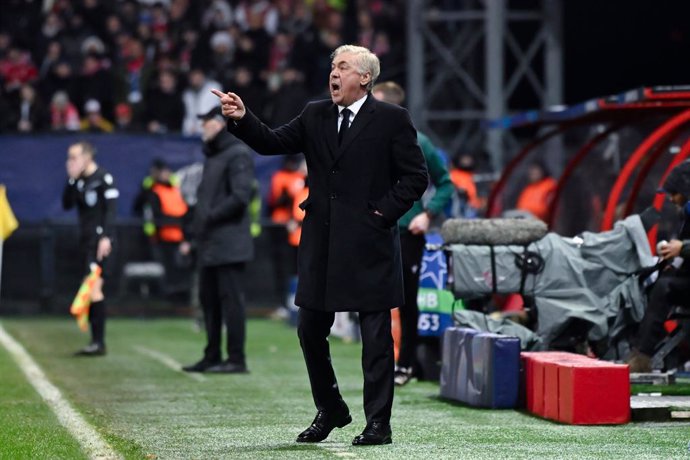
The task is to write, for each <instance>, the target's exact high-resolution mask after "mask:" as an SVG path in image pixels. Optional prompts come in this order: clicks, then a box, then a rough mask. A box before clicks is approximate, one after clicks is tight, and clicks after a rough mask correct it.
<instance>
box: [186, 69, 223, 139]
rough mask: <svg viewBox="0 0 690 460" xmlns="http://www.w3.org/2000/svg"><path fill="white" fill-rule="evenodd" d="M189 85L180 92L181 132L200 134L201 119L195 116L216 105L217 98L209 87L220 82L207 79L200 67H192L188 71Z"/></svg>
mask: <svg viewBox="0 0 690 460" xmlns="http://www.w3.org/2000/svg"><path fill="white" fill-rule="evenodd" d="M188 80H189V86H188V87H187V89H186V90H185V91H184V93H183V94H182V100H183V102H184V107H185V115H184V122H183V123H182V134H184V135H185V136H200V135H201V133H202V128H201V120H199V119H198V118H197V115H198V114H200V113H208V112H209V111H210V110H211V109H212V108H214V107H216V106H217V105H218V98H217V97H216V96H214V95H213V94H212V93H211V89H213V88H218V87H219V86H220V84H219V83H218V82H216V81H213V80H207V79H206V74H205V73H204V71H203V70H202V69H192V71H191V72H189V77H188Z"/></svg>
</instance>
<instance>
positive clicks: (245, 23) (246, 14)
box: [235, 0, 278, 35]
mask: <svg viewBox="0 0 690 460" xmlns="http://www.w3.org/2000/svg"><path fill="white" fill-rule="evenodd" d="M272 3H273V2H270V1H268V0H242V1H240V3H239V4H238V5H237V8H236V9H235V22H236V23H237V24H239V26H240V28H241V29H242V30H244V31H248V30H250V29H251V28H253V27H252V22H254V21H256V24H257V25H260V27H261V28H262V29H263V30H265V31H266V32H267V33H268V34H269V35H275V34H276V32H277V31H278V9H277V8H276V7H275V6H274V5H273V4H272ZM252 17H253V18H252Z"/></svg>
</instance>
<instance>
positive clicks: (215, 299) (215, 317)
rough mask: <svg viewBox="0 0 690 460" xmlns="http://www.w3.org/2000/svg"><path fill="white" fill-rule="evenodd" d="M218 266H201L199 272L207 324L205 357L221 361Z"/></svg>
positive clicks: (202, 304) (200, 295)
mask: <svg viewBox="0 0 690 460" xmlns="http://www.w3.org/2000/svg"><path fill="white" fill-rule="evenodd" d="M217 271H218V267H201V270H200V274H199V298H200V300H201V307H202V309H203V311H204V323H205V325H206V340H207V343H206V348H205V349H204V358H205V359H206V360H208V361H220V358H221V354H220V340H221V332H222V327H221V326H222V324H223V323H222V321H223V315H222V313H221V303H220V296H219V295H218V278H217Z"/></svg>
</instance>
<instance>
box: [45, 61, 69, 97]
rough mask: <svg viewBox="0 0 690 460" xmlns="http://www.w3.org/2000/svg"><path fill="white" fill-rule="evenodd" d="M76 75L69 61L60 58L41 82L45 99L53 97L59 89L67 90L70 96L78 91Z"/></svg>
mask: <svg viewBox="0 0 690 460" xmlns="http://www.w3.org/2000/svg"><path fill="white" fill-rule="evenodd" d="M75 85H76V81H75V76H74V72H73V71H72V66H71V65H70V63H69V62H67V61H63V60H60V61H58V62H56V63H55V64H53V65H52V66H51V67H50V70H49V72H48V75H46V77H45V79H44V80H43V81H42V84H41V94H42V95H43V99H45V100H48V99H52V97H53V95H54V94H55V93H56V92H57V91H64V92H66V93H67V94H68V95H69V96H70V98H71V97H72V95H73V94H74V93H75V92H76V90H75Z"/></svg>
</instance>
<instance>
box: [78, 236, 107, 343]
mask: <svg viewBox="0 0 690 460" xmlns="http://www.w3.org/2000/svg"><path fill="white" fill-rule="evenodd" d="M80 247H81V251H82V252H81V258H82V260H83V263H84V265H83V267H84V276H87V275H88V274H89V273H91V264H92V263H97V264H99V265H100V266H101V278H102V279H103V282H104V283H103V289H105V279H106V278H107V277H108V276H109V275H110V267H111V266H112V264H110V263H108V261H109V260H110V258H109V257H105V258H103V259H102V260H100V261H98V260H97V258H96V254H97V248H98V241H97V240H82V241H81V244H80ZM106 318H107V312H106V307H105V299H103V300H99V301H98V302H91V306H90V307H89V326H90V327H91V343H97V344H99V345H105V320H106Z"/></svg>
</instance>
